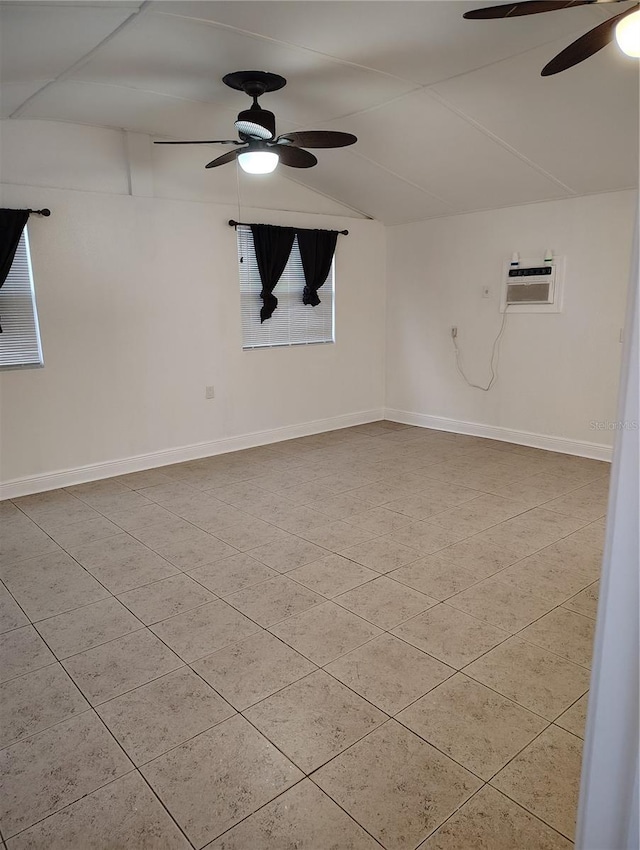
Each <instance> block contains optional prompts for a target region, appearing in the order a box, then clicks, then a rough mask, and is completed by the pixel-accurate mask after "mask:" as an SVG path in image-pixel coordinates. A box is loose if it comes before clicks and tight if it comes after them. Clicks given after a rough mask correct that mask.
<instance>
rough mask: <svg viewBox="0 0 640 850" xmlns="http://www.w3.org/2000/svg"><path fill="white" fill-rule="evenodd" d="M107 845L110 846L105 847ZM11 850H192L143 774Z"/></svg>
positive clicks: (41, 827) (18, 840) (44, 825)
mask: <svg viewBox="0 0 640 850" xmlns="http://www.w3.org/2000/svg"><path fill="white" fill-rule="evenodd" d="M105 842H107V843H105ZM9 846H10V847H11V850H71V848H82V850H105V847H107V846H109V847H112V848H124V847H130V848H135V850H157V849H158V848H160V847H161V848H162V850H189V848H190V847H191V845H190V844H189V842H188V841H187V839H186V838H185V837H184V836H183V835H182V833H181V832H180V830H179V829H178V827H177V826H176V825H175V823H174V822H173V821H172V820H171V818H170V817H169V815H168V814H167V813H166V811H165V810H164V809H163V807H162V805H161V804H160V803H159V802H158V800H157V799H156V797H155V796H154V794H153V792H152V791H151V790H150V788H149V786H148V785H147V784H146V782H145V781H144V779H143V778H142V777H141V776H140V774H138V773H135V772H132V773H128V774H127V775H126V776H122V777H121V778H119V779H116V780H115V782H110V783H109V784H108V785H106V786H104V787H103V788H99V789H98V790H97V791H94V792H93V793H92V794H89V795H87V796H86V797H83V798H82V799H81V800H78V801H77V802H75V803H72V804H71V805H70V806H67V808H65V809H63V810H62V811H60V812H58V813H57V814H54V815H51V816H50V817H48V818H46V819H45V820H43V821H41V822H40V823H37V824H35V825H34V826H32V827H31V828H30V829H27V830H25V831H24V832H22V833H20V835H18V836H16V837H15V838H13V839H12V840H11V841H10V843H9Z"/></svg>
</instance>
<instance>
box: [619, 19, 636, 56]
mask: <svg viewBox="0 0 640 850" xmlns="http://www.w3.org/2000/svg"><path fill="white" fill-rule="evenodd" d="M616 41H617V42H618V47H619V48H620V50H622V52H623V53H626V54H627V56H634V57H640V11H638V12H633V13H632V14H631V15H627V16H626V18H623V19H622V20H621V21H618V23H617V24H616Z"/></svg>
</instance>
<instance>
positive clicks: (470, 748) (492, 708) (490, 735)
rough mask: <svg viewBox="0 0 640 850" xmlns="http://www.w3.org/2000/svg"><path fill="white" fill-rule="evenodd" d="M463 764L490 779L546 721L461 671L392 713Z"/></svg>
mask: <svg viewBox="0 0 640 850" xmlns="http://www.w3.org/2000/svg"><path fill="white" fill-rule="evenodd" d="M396 719H397V720H399V721H400V723H403V724H404V725H405V726H408V727H409V729H411V731H412V732H415V733H416V734H417V735H420V737H421V738H424V739H425V740H426V741H428V742H429V743H430V744H433V745H434V747H437V748H438V749H439V750H441V751H442V752H443V753H446V754H447V755H448V756H451V758H452V759H454V760H455V761H457V762H458V763H459V764H461V765H463V766H464V767H466V768H467V769H468V770H470V771H472V772H473V773H475V774H476V775H477V776H480V777H482V779H484V780H488V779H490V778H491V777H492V776H493V775H494V773H496V772H497V771H498V770H500V768H501V767H504V765H505V764H506V763H507V762H508V761H509V759H511V758H513V756H514V755H516V753H518V752H519V751H520V750H521V749H522V748H523V747H525V746H526V745H527V744H528V743H529V742H530V741H531V740H533V738H535V736H536V735H538V734H539V733H540V732H542V730H543V729H544V728H545V726H546V725H547V722H546V721H545V720H543V719H542V718H541V717H538V715H536V714H532V713H531V712H530V711H527V710H526V709H524V708H522V707H521V706H519V705H516V703H514V702H512V701H511V700H508V699H506V698H505V697H503V696H500V694H497V693H495V691H491V690H489V688H485V687H484V685H480V684H478V682H474V681H473V680H472V679H469V678H468V677H467V676H465V675H464V674H462V673H456V675H455V676H453V678H451V679H448V680H447V681H446V682H443V684H441V685H439V686H438V687H437V688H435V689H434V690H432V691H430V692H429V693H428V694H426V696H423V697H422V698H421V699H419V700H418V701H417V702H415V703H413V705H410V706H409V708H406V709H405V710H404V711H401V712H400V714H399V715H398V717H397V718H396Z"/></svg>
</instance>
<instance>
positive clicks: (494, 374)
mask: <svg viewBox="0 0 640 850" xmlns="http://www.w3.org/2000/svg"><path fill="white" fill-rule="evenodd" d="M507 307H508V305H507V306H505V308H504V313H503V314H502V322H501V324H500V330H499V331H498V336H497V337H496V338H495V340H494V341H493V347H492V349H491V360H490V362H489V368H490V369H491V378H490V380H489V383H488V384H487V386H486V387H483V386H481V385H480V384H474V383H473V381H470V380H469V378H467V376H466V375H465V373H464V369H463V368H462V363H461V360H460V358H461V355H462V352H461V351H460V348H459V347H458V343H457V341H456V339H457V336H458V329H457V328H451V341H452V342H453V347H454V349H455V352H456V369H457V370H458V372H460V374H461V375H462V377H463V378H464V380H465V382H466V383H467V384H468V385H469V386H470V387H473V389H475V390H482V392H484V393H487V392H489V390H490V389H491V387H492V386H493V385H494V383H495V382H496V380H497V378H498V363H499V360H500V340H501V339H502V335H503V333H504V329H505V327H506V322H507Z"/></svg>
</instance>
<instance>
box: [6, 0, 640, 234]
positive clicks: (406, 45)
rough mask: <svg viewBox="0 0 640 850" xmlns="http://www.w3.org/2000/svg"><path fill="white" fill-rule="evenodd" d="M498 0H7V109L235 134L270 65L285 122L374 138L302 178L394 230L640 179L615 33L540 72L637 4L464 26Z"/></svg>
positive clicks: (166, 130)
mask: <svg viewBox="0 0 640 850" xmlns="http://www.w3.org/2000/svg"><path fill="white" fill-rule="evenodd" d="M488 4H489V2H488V0H487V2H484V3H478V2H473V3H472V2H458V0H431V2H419V0H411V1H410V2H404V0H395V2H369V0H345V2H324V1H323V2H315V0H295V1H294V2H292V1H291V0H287V2H270V0H260V1H259V2H239V1H238V0H232V2H189V0H182V2H147V3H138V2H115V0H107V1H106V2H95V3H83V2H71V3H58V2H55V3H40V2H17V3H12V2H8V3H2V4H0V6H1V8H0V27H1V30H0V34H1V39H2V41H1V47H2V65H1V78H2V82H3V92H2V115H3V117H5V118H12V119H15V120H20V119H43V120H51V121H67V122H75V123H80V124H90V125H97V126H103V127H113V128H124V129H127V130H133V131H137V132H141V133H148V134H150V135H153V136H154V137H157V138H162V137H164V138H227V137H230V138H233V135H234V131H233V120H234V118H235V115H236V113H237V112H238V111H239V110H240V109H244V108H246V107H247V106H248V105H249V101H248V99H246V98H245V96H244V95H242V94H241V93H239V92H235V91H232V90H230V89H228V88H227V87H225V86H224V85H223V84H222V82H221V77H222V76H223V75H224V74H225V73H227V72H229V71H235V70H244V69H252V68H258V69H260V70H268V71H274V72H276V73H279V74H282V75H283V76H285V77H286V78H287V79H288V85H287V87H286V88H285V89H283V90H281V91H279V92H274V93H272V94H270V95H266V96H265V97H264V98H263V100H262V104H263V106H265V107H266V108H270V109H272V110H273V111H274V112H275V113H276V116H277V118H278V129H279V131H280V132H284V131H285V130H290V129H323V128H325V129H340V130H345V131H349V132H353V133H355V134H356V135H357V136H358V139H359V141H358V144H357V145H355V146H354V147H352V148H348V149H341V150H322V151H318V152H317V154H318V158H319V164H318V166H316V167H315V168H313V169H309V170H308V171H305V170H296V171H295V173H292V172H289V173H291V176H292V177H293V178H294V179H295V180H296V181H297V182H299V183H302V184H304V185H306V186H308V187H310V188H312V189H316V190H319V191H320V192H322V193H323V194H324V195H326V196H328V197H332V198H334V199H335V200H337V201H339V202H340V203H342V204H346V205H348V206H350V207H352V208H353V209H355V210H358V211H360V212H362V213H364V214H366V215H369V216H371V217H373V218H377V219H380V220H381V221H384V222H385V223H388V224H397V223H401V222H406V221H413V220H418V219H424V218H430V217H433V216H440V215H448V214H452V213H460V212H468V211H472V210H478V209H486V208H492V207H501V206H509V205H513V204H522V203H531V202H535V201H542V200H548V199H555V198H562V197H571V196H573V195H580V194H587V193H592V192H602V191H614V190H617V189H625V188H630V187H633V186H635V185H637V167H638V64H637V62H636V61H635V60H631V59H628V58H625V57H623V56H622V55H621V54H620V52H619V51H618V49H617V47H615V46H614V45H611V46H609V47H607V48H605V49H604V50H602V51H601V52H600V53H598V54H596V55H595V56H593V57H591V58H590V59H589V60H587V61H586V62H584V63H582V64H580V65H578V66H576V67H575V68H572V69H569V70H567V71H565V72H563V73H562V74H559V75H557V76H553V77H547V78H542V77H541V76H540V70H541V68H542V67H543V65H544V64H546V62H547V61H548V60H549V59H550V58H552V57H553V56H554V55H555V54H556V53H557V52H559V51H560V50H561V49H562V48H563V47H564V46H566V45H567V44H568V43H569V42H571V41H572V40H574V39H575V38H577V37H578V36H579V35H581V34H582V33H583V32H586V31H587V30H588V29H590V28H591V27H593V26H595V25H596V24H598V23H599V22H601V21H602V20H603V19H604V18H606V17H608V16H609V15H611V14H614V13H617V12H618V11H620V10H621V9H624V8H627V7H628V6H629V5H630V3H629V2H625V3H622V4H620V5H618V4H615V6H611V5H606V6H605V5H604V4H603V5H599V6H598V8H595V7H593V6H584V7H580V8H574V9H568V10H564V11H556V12H553V13H548V14H542V15H535V16H530V17H521V18H511V19H507V20H495V21H466V20H463V18H462V13H463V12H464V11H466V10H467V9H469V8H472V7H478V6H482V5H488ZM171 155H172V156H175V157H181V156H184V155H185V152H184V150H182V149H180V148H176V149H171ZM210 158H211V155H210V152H209V151H208V150H207V151H206V152H204V151H203V156H202V161H203V163H204V162H206V161H208V160H209V159H210ZM281 168H282V169H283V170H284V171H286V169H284V167H283V166H281ZM210 179H212V180H214V179H216V172H211V174H210Z"/></svg>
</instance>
